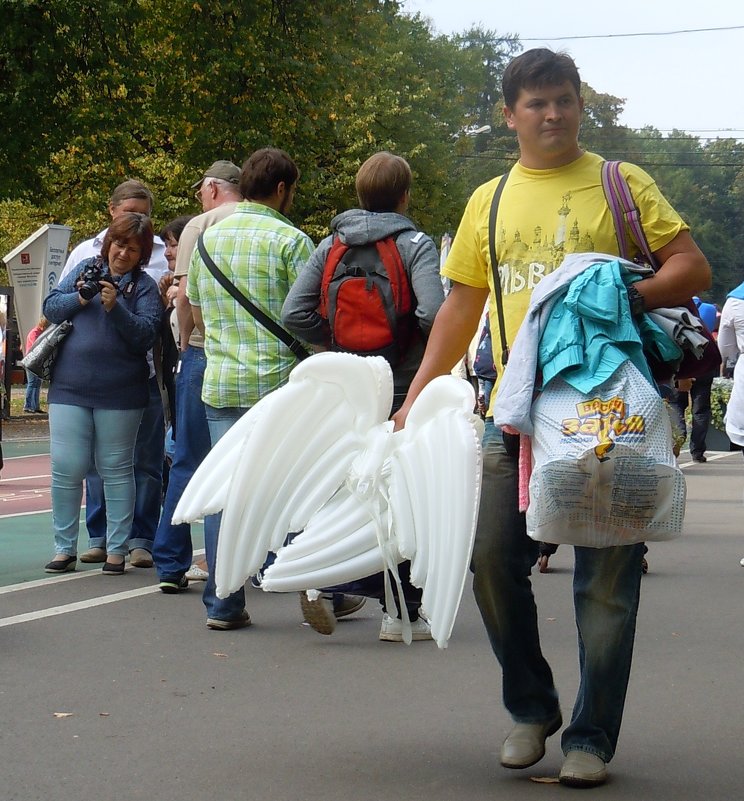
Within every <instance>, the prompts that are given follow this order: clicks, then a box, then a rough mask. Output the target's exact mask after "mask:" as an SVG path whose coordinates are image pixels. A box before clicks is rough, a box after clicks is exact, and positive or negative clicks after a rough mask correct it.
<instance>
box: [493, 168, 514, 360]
mask: <svg viewBox="0 0 744 801" xmlns="http://www.w3.org/2000/svg"><path fill="white" fill-rule="evenodd" d="M510 174H511V172H507V173H504V174H503V175H502V176H501V179H500V180H499V182H498V184H497V186H496V191H495V192H494V193H493V200H491V211H490V213H489V215H488V251H489V254H490V256H491V270H492V272H493V293H494V295H495V296H496V314H497V315H498V318H499V338H500V339H501V364H502V365H505V364H506V363H507V362H508V361H509V345H508V344H507V342H506V326H505V325H504V300H503V298H502V296H501V278H499V263H498V259H497V258H496V216H497V214H498V213H499V202H500V201H501V195H502V194H503V192H504V187H505V186H506V182H507V180H508V178H509V175H510Z"/></svg>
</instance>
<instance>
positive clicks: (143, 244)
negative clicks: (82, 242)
mask: <svg viewBox="0 0 744 801" xmlns="http://www.w3.org/2000/svg"><path fill="white" fill-rule="evenodd" d="M152 238H153V232H152V222H151V221H150V218H149V217H148V216H147V215H146V214H137V213H136V212H134V211H125V212H124V213H123V214H120V215H119V216H118V217H117V218H116V219H115V220H112V221H111V225H109V227H108V230H107V231H106V236H104V237H103V245H102V246H101V256H103V260H104V261H105V262H107V263H108V255H109V249H110V248H111V243H112V242H126V241H128V240H130V239H133V240H135V241H136V242H137V244H138V245H139V246H140V260H139V264H138V265H137V266H136V267H135V270H139V269H140V268H141V267H143V266H144V265H145V264H147V263H148V262H149V261H150V256H151V255H152Z"/></svg>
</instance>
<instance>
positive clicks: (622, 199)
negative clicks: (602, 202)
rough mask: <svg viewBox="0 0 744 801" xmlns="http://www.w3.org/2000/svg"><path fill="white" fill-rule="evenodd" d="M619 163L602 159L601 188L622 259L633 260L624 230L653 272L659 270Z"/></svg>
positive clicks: (639, 213)
mask: <svg viewBox="0 0 744 801" xmlns="http://www.w3.org/2000/svg"><path fill="white" fill-rule="evenodd" d="M621 163H622V162H620V161H604V162H602V189H603V190H604V193H605V198H606V200H607V205H608V206H609V208H610V213H611V214H612V220H613V222H614V224H615V235H616V236H617V243H618V245H619V247H620V255H621V256H622V257H623V258H624V259H627V260H628V261H632V256H631V252H630V251H631V248H630V242H629V241H628V236H627V231H628V230H630V234H631V236H632V237H633V240H634V242H635V243H636V245H637V246H638V248H639V249H640V251H641V253H642V254H643V257H644V259H645V260H646V261H647V262H648V264H650V265H651V267H653V268H654V271H656V270H658V269H659V263H658V262H657V261H656V257H655V256H654V254H653V253H652V252H651V246H650V245H649V244H648V239H647V238H646V232H645V231H644V230H643V225H642V224H641V212H640V211H639V209H638V206H636V203H635V200H634V199H633V194H632V192H631V191H630V187H629V186H628V182H627V181H626V180H625V178H624V177H623V175H622V173H621V172H620V164H621Z"/></svg>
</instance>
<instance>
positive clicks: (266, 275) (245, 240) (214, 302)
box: [188, 202, 314, 408]
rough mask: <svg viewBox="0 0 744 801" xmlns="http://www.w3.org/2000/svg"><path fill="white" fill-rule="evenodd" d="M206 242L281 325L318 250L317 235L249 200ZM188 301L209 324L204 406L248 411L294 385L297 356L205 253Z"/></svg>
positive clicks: (195, 258) (196, 261) (195, 266)
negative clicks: (231, 289)
mask: <svg viewBox="0 0 744 801" xmlns="http://www.w3.org/2000/svg"><path fill="white" fill-rule="evenodd" d="M204 244H205V246H206V249H207V252H208V253H209V255H210V256H211V257H212V259H213V260H214V262H215V264H216V265H217V266H218V267H219V269H220V270H221V271H222V272H223V273H224V274H225V276H226V277H227V278H228V279H229V280H230V281H232V283H233V284H234V285H235V286H236V287H237V288H238V289H239V290H240V291H241V292H242V293H243V294H244V295H245V296H246V297H247V298H248V299H249V300H250V301H252V302H253V303H254V304H255V305H256V306H258V307H259V308H260V309H261V310H262V311H264V312H265V313H266V314H268V315H269V316H270V317H272V318H273V319H274V320H276V321H277V322H278V323H279V324H280V325H281V310H282V304H283V303H284V300H285V298H286V297H287V293H288V292H289V288H290V287H291V286H292V284H293V283H294V281H295V280H296V278H297V273H298V272H299V270H300V269H301V268H302V266H303V265H304V264H305V262H307V260H308V259H309V258H310V255H311V254H312V252H313V249H314V247H313V243H312V240H311V239H310V237H308V236H307V234H304V233H303V232H302V231H300V230H299V229H298V228H295V227H294V226H293V225H292V224H291V223H290V221H289V220H288V219H287V218H286V217H284V216H283V215H282V214H280V213H279V212H278V211H274V210H273V209H271V208H269V207H268V206H264V205H263V204H261V203H252V202H244V203H239V204H238V205H237V207H236V209H235V213H234V214H232V215H230V216H229V217H227V218H226V219H224V220H223V221H222V222H219V223H216V224H215V225H212V226H210V227H209V228H208V229H207V230H206V231H205V232H204ZM188 296H189V301H190V302H191V303H192V304H193V305H194V306H199V307H201V314H202V318H203V319H204V331H205V336H204V352H205V355H206V357H207V367H206V371H205V374H204V386H203V389H202V400H203V401H204V403H206V404H209V405H210V406H213V407H216V408H225V407H231V406H236V407H240V408H248V407H250V406H253V405H254V404H255V403H257V402H258V401H259V400H261V398H262V397H264V395H266V394H268V393H269V392H271V391H272V390H275V389H276V388H277V387H280V386H281V385H282V384H284V383H286V381H287V378H288V377H289V373H290V370H291V369H292V368H293V367H294V366H295V364H296V359H295V357H294V356H293V355H292V353H291V352H290V350H289V348H287V346H286V345H285V344H284V343H283V342H280V341H279V340H278V339H277V338H276V337H275V336H274V335H273V334H271V333H269V332H268V331H267V330H266V329H265V328H264V327H263V326H262V325H260V324H259V323H258V322H257V321H256V320H255V319H254V318H253V316H252V315H251V314H250V313H249V312H248V311H247V310H246V309H244V308H243V307H242V306H241V305H240V304H239V303H238V302H237V301H235V300H233V299H232V297H231V296H230V295H229V294H228V292H227V291H226V290H225V289H223V288H222V287H221V286H220V285H219V284H218V283H217V281H216V279H215V278H213V277H212V274H211V273H210V272H209V270H208V269H207V267H206V265H205V264H204V262H203V261H202V259H201V256H200V255H199V249H198V248H197V247H195V248H194V252H193V255H192V257H191V264H190V266H189V280H188Z"/></svg>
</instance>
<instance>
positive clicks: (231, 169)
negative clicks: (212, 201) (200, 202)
mask: <svg viewBox="0 0 744 801" xmlns="http://www.w3.org/2000/svg"><path fill="white" fill-rule="evenodd" d="M205 178H220V179H221V180H223V181H229V182H230V183H231V184H239V183H240V167H238V166H237V165H236V164H233V163H232V161H215V163H214V164H213V165H212V166H211V167H209V168H208V169H206V170H205V171H204V175H202V177H201V178H200V179H199V180H198V181H197V182H196V183H195V184H191V188H192V189H198V188H199V187H200V186H201V185H202V184H203V183H204V179H205Z"/></svg>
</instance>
